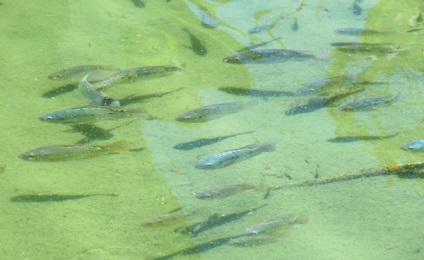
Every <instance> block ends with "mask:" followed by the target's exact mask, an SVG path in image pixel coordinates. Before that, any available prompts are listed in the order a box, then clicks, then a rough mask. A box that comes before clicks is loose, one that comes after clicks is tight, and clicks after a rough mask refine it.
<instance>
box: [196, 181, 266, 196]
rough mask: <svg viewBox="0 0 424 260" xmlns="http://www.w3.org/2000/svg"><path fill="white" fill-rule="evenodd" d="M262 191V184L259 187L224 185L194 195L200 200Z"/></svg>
mask: <svg viewBox="0 0 424 260" xmlns="http://www.w3.org/2000/svg"><path fill="white" fill-rule="evenodd" d="M263 189H264V183H263V182H262V183H261V184H259V185H253V184H249V183H244V184H233V185H224V186H218V187H214V188H211V189H208V190H205V191H203V192H199V193H197V194H196V198H198V199H200V200H210V199H218V198H226V197H229V196H231V195H234V194H236V193H240V192H246V191H252V190H263Z"/></svg>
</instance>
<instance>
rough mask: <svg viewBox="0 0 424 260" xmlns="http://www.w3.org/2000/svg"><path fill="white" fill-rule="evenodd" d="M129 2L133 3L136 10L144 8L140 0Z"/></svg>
mask: <svg viewBox="0 0 424 260" xmlns="http://www.w3.org/2000/svg"><path fill="white" fill-rule="evenodd" d="M131 2H132V3H133V5H134V7H137V8H144V7H145V6H146V5H145V4H144V2H143V1H141V0H131Z"/></svg>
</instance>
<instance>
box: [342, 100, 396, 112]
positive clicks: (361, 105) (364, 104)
mask: <svg viewBox="0 0 424 260" xmlns="http://www.w3.org/2000/svg"><path fill="white" fill-rule="evenodd" d="M395 99H396V98H393V97H392V96H384V97H375V98H366V99H361V100H357V101H354V102H351V103H347V104H344V105H341V106H339V110H341V111H346V112H351V111H366V110H370V109H375V108H376V107H379V106H384V105H386V106H387V105H392V104H393V102H394V101H395Z"/></svg>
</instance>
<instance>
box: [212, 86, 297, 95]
mask: <svg viewBox="0 0 424 260" xmlns="http://www.w3.org/2000/svg"><path fill="white" fill-rule="evenodd" d="M218 90H220V91H223V92H225V93H228V94H232V95H236V96H251V97H283V96H285V97H292V96H294V93H293V92H290V91H282V90H264V89H249V88H237V87H222V88H218Z"/></svg>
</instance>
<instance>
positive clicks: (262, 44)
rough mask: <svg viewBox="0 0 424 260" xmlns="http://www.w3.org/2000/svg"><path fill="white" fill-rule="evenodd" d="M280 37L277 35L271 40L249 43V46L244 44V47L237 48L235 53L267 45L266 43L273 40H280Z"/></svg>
mask: <svg viewBox="0 0 424 260" xmlns="http://www.w3.org/2000/svg"><path fill="white" fill-rule="evenodd" d="M280 39H281V37H277V38H275V39H273V40H269V41H266V42H261V43H256V44H251V45H249V46H246V47H244V48H242V49H239V50H237V51H236V52H237V53H243V52H246V51H251V50H253V49H256V48H259V47H261V46H264V45H267V44H268V43H271V42H274V41H277V40H280Z"/></svg>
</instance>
